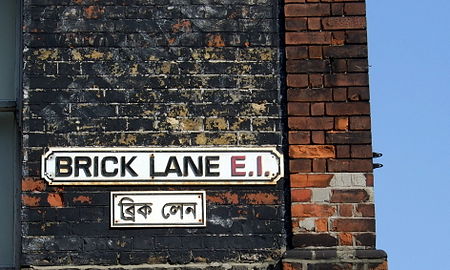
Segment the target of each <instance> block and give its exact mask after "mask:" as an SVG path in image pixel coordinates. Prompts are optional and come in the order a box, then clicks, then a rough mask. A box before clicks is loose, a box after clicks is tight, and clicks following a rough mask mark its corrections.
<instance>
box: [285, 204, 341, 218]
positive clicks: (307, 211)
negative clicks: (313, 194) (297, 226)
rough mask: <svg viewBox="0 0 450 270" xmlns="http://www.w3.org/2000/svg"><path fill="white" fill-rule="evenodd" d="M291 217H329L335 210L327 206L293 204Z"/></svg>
mask: <svg viewBox="0 0 450 270" xmlns="http://www.w3.org/2000/svg"><path fill="white" fill-rule="evenodd" d="M291 208H292V216H293V217H330V216H332V215H333V214H334V213H335V212H336V209H335V208H334V207H333V206H331V205H327V204H293V205H292V207H291Z"/></svg>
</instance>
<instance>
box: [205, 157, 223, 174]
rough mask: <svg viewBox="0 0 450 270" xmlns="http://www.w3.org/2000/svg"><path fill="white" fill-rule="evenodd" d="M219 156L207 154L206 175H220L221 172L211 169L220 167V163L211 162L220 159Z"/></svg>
mask: <svg viewBox="0 0 450 270" xmlns="http://www.w3.org/2000/svg"><path fill="white" fill-rule="evenodd" d="M219 159H220V157H219V156H207V157H205V176H220V172H212V171H211V169H218V168H219V164H217V163H211V161H218V160H219Z"/></svg>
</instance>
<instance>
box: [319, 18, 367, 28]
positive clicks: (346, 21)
mask: <svg viewBox="0 0 450 270" xmlns="http://www.w3.org/2000/svg"><path fill="white" fill-rule="evenodd" d="M322 23H323V29H324V30H345V29H364V28H365V27H366V19H365V17H330V18H324V19H323V20H322Z"/></svg>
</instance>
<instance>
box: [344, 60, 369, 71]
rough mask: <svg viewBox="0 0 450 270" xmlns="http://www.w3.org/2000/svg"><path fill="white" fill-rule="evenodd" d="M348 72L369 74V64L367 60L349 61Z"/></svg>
mask: <svg viewBox="0 0 450 270" xmlns="http://www.w3.org/2000/svg"><path fill="white" fill-rule="evenodd" d="M347 66H348V72H368V71H369V64H368V62H367V58H366V59H348V61H347Z"/></svg>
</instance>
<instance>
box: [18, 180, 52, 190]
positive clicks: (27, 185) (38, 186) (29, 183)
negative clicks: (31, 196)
mask: <svg viewBox="0 0 450 270" xmlns="http://www.w3.org/2000/svg"><path fill="white" fill-rule="evenodd" d="M46 186H47V185H46V183H45V181H44V180H42V179H39V178H33V177H27V178H24V179H22V191H44V190H45V187H46Z"/></svg>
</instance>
